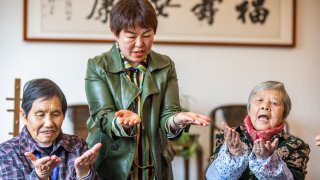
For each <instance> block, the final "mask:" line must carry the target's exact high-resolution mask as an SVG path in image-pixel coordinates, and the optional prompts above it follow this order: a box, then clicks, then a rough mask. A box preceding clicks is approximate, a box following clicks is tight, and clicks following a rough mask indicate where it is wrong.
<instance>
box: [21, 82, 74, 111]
mask: <svg viewBox="0 0 320 180" xmlns="http://www.w3.org/2000/svg"><path fill="white" fill-rule="evenodd" d="M53 97H58V99H59V100H60V104H61V109H62V112H63V116H65V114H66V111H67V106H68V105H67V100H66V97H65V95H64V94H63V92H62V91H61V89H60V87H59V86H58V85H57V84H56V83H54V82H53V81H51V80H50V79H46V78H41V79H32V80H30V81H28V82H27V83H26V84H25V85H24V87H23V97H22V103H21V108H22V109H23V111H24V112H25V113H26V117H28V114H29V111H30V110H31V108H32V104H33V102H34V101H35V100H36V99H39V98H45V99H50V98H53Z"/></svg>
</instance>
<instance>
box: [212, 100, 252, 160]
mask: <svg viewBox="0 0 320 180" xmlns="http://www.w3.org/2000/svg"><path fill="white" fill-rule="evenodd" d="M246 115H247V106H246V104H230V105H223V106H218V107H216V108H215V109H213V110H212V111H211V113H210V117H211V125H210V151H209V152H210V154H212V153H213V150H214V143H215V142H214V141H215V134H216V132H217V131H220V130H221V122H225V123H226V124H227V125H228V126H230V127H237V126H238V125H240V124H241V123H243V120H244V118H245V117H246Z"/></svg>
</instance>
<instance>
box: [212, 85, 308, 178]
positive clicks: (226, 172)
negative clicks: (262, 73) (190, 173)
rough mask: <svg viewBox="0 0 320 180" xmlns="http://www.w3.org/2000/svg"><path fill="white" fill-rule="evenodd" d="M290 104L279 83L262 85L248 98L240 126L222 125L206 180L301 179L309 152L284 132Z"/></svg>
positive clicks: (302, 142) (303, 175)
mask: <svg viewBox="0 0 320 180" xmlns="http://www.w3.org/2000/svg"><path fill="white" fill-rule="evenodd" d="M290 110H291V100H290V97H289V96H288V94H287V92H286V90H285V87H284V85H283V83H281V82H277V81H266V82H262V83H260V84H259V85H257V86H256V87H255V88H254V89H253V90H252V91H251V94H250V96H249V100H248V104H247V111H248V115H247V116H246V117H245V119H244V124H243V125H240V126H239V127H237V128H235V129H234V128H231V127H229V126H227V125H224V128H223V131H222V132H221V133H220V134H218V135H217V137H216V145H217V146H216V147H217V148H216V149H215V151H214V154H213V156H212V160H213V161H212V162H211V164H210V166H209V168H208V170H207V172H206V177H207V179H209V180H210V179H228V180H230V179H304V178H305V175H306V173H307V172H306V168H307V162H308V160H309V153H310V148H309V145H308V144H306V143H305V142H304V141H303V140H301V139H299V138H297V137H295V136H292V135H289V134H287V133H286V132H285V131H284V127H285V122H286V118H287V117H288V115H289V113H290Z"/></svg>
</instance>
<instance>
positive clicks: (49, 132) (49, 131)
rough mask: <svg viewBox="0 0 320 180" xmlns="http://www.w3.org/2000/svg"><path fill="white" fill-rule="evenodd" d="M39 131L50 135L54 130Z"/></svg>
mask: <svg viewBox="0 0 320 180" xmlns="http://www.w3.org/2000/svg"><path fill="white" fill-rule="evenodd" d="M41 133H42V134H44V135H46V136H50V135H53V134H54V130H47V131H41Z"/></svg>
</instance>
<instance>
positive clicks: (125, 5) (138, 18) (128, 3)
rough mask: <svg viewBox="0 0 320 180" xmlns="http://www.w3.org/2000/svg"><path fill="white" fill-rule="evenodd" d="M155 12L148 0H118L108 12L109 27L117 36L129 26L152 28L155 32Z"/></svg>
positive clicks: (156, 24) (156, 23)
mask: <svg viewBox="0 0 320 180" xmlns="http://www.w3.org/2000/svg"><path fill="white" fill-rule="evenodd" d="M157 26H158V19H157V13H156V11H155V9H154V8H153V6H152V4H151V3H150V2H149V1H148V0H118V1H117V2H116V4H115V5H114V6H113V7H112V9H111V12H110V29H111V31H112V32H113V33H114V34H115V35H116V36H119V34H120V32H121V30H127V29H128V28H130V27H133V28H135V27H141V28H152V30H153V31H154V33H155V34H156V32H157Z"/></svg>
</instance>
